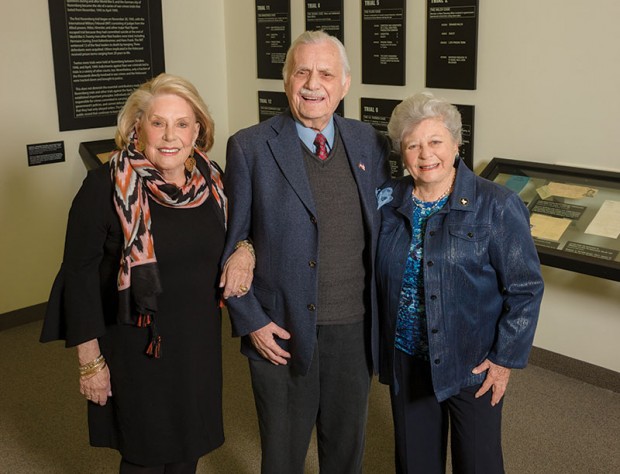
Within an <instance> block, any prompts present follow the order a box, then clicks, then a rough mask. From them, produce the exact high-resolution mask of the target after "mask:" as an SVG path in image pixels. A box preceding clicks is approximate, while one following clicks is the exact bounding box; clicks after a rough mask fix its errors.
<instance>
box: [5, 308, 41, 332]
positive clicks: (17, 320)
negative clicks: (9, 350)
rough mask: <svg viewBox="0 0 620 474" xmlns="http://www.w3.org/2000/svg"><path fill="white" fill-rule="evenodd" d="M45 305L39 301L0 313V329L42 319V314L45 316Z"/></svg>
mask: <svg viewBox="0 0 620 474" xmlns="http://www.w3.org/2000/svg"><path fill="white" fill-rule="evenodd" d="M46 307H47V303H41V304H36V305H34V306H28V307H27V308H22V309H17V310H15V311H9V312H8V313H4V314H0V331H4V330H5V329H11V328H14V327H16V326H19V325H21V324H28V323H31V322H33V321H39V320H42V319H43V316H45V308H46Z"/></svg>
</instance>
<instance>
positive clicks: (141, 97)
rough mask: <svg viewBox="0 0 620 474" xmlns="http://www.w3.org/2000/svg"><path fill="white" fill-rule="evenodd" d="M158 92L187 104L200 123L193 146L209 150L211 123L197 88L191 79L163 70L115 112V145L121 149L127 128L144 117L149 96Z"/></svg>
mask: <svg viewBox="0 0 620 474" xmlns="http://www.w3.org/2000/svg"><path fill="white" fill-rule="evenodd" d="M161 94H173V95H176V96H179V97H181V98H183V99H185V100H186V101H187V102H188V103H189V104H190V105H191V107H192V109H193V111H194V114H195V115H196V121H197V122H198V123H199V124H200V131H199V132H198V138H197V139H196V147H197V148H198V149H199V150H202V151H205V152H207V151H209V150H210V149H211V147H212V146H213V135H214V133H215V124H214V123H213V119H212V118H211V114H210V113H209V108H208V107H207V104H205V102H204V101H203V100H202V98H201V97H200V94H199V93H198V90H197V89H196V87H194V85H193V84H192V83H191V82H189V81H188V80H186V79H183V78H182V77H179V76H174V75H172V74H166V73H162V74H160V75H159V76H157V77H155V78H154V79H151V80H150V81H148V82H145V83H144V84H142V85H141V86H140V87H138V88H137V89H136V90H135V91H134V92H133V93H132V94H131V95H130V96H129V98H128V99H127V102H125V105H124V106H123V108H122V109H121V111H120V112H119V113H118V118H117V121H116V124H117V125H116V134H115V136H114V141H115V142H116V145H117V146H118V147H119V148H121V149H122V148H124V147H125V146H126V145H127V144H128V143H129V137H130V136H131V132H132V131H133V130H134V128H135V127H136V124H137V123H138V122H139V121H141V120H142V119H143V118H144V116H145V114H146V112H147V110H148V109H149V106H150V104H151V101H152V100H153V97H155V96H157V95H161Z"/></svg>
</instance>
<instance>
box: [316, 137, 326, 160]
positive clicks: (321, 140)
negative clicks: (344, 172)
mask: <svg viewBox="0 0 620 474" xmlns="http://www.w3.org/2000/svg"><path fill="white" fill-rule="evenodd" d="M326 144H327V138H325V135H323V134H322V133H317V134H316V137H315V138H314V146H315V147H316V151H315V153H316V156H317V158H319V159H320V160H325V159H326V158H327V145H326Z"/></svg>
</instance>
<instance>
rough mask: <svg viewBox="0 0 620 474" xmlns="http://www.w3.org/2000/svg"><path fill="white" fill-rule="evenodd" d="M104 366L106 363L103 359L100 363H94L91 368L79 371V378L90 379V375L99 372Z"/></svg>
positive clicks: (92, 375)
mask: <svg viewBox="0 0 620 474" xmlns="http://www.w3.org/2000/svg"><path fill="white" fill-rule="evenodd" d="M105 367H106V363H105V360H104V361H103V362H101V364H99V365H96V366H95V367H93V368H92V369H90V370H89V371H87V372H84V373H82V372H80V378H82V379H84V380H87V379H90V378H92V377H94V376H95V375H96V374H98V373H99V372H101V371H102V370H103V369H105Z"/></svg>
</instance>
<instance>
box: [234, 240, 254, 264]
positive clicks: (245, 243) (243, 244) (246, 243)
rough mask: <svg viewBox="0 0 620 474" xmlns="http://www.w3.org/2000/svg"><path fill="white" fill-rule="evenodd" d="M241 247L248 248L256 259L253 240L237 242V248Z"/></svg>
mask: <svg viewBox="0 0 620 474" xmlns="http://www.w3.org/2000/svg"><path fill="white" fill-rule="evenodd" d="M241 247H243V248H244V249H247V251H248V252H250V253H251V254H252V257H254V260H256V253H254V246H253V245H252V242H250V241H249V240H240V241H239V242H237V243H236V244H235V250H237V249H238V248H241Z"/></svg>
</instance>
